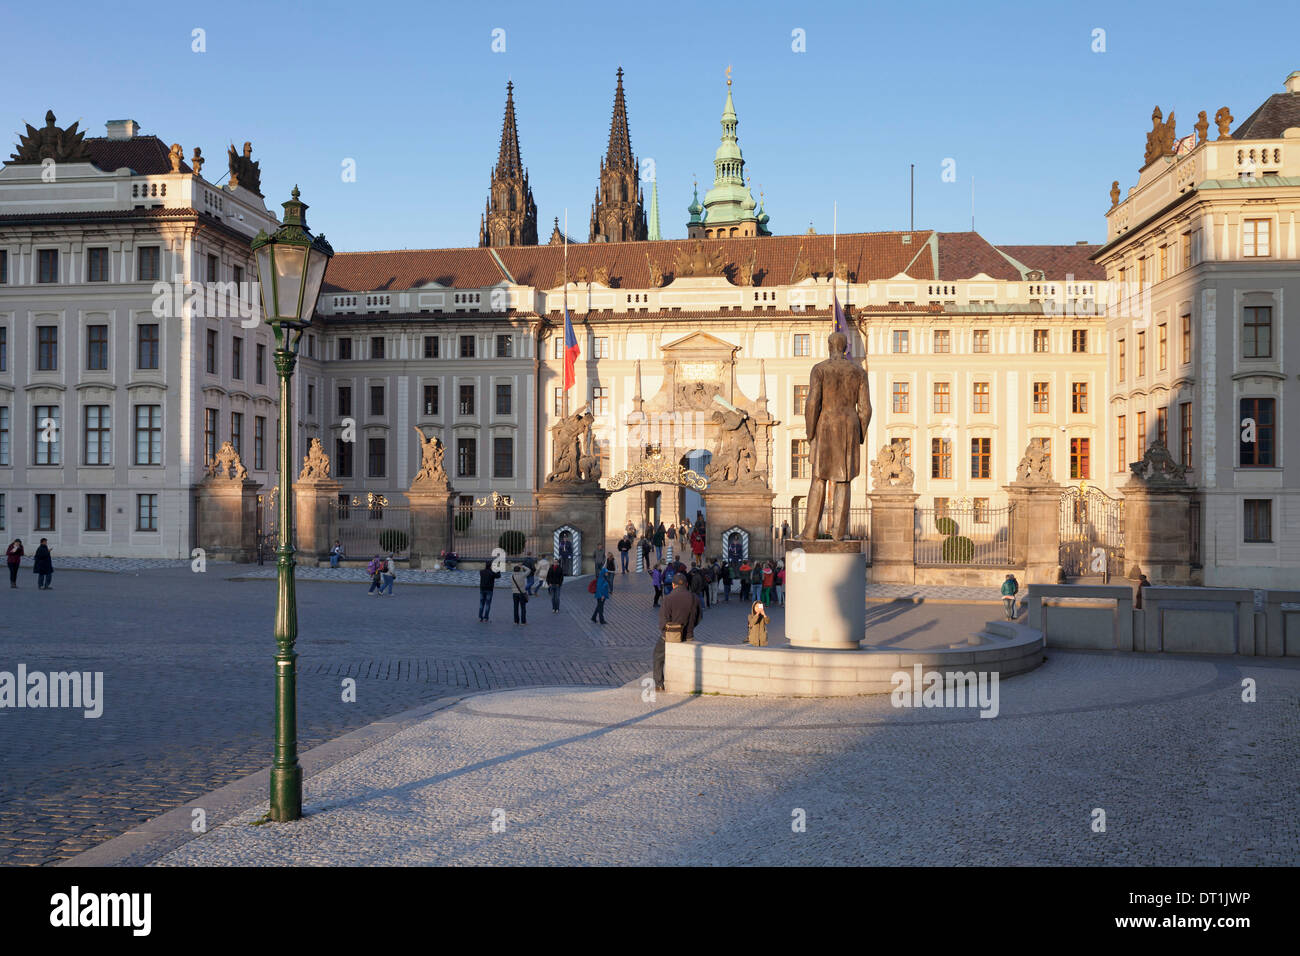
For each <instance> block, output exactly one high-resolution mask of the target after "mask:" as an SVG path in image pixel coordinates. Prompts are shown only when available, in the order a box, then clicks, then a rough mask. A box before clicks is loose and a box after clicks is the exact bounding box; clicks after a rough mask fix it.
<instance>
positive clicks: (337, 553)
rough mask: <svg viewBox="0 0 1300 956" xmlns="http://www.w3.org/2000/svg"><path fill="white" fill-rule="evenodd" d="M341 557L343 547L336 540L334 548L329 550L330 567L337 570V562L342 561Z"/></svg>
mask: <svg viewBox="0 0 1300 956" xmlns="http://www.w3.org/2000/svg"><path fill="white" fill-rule="evenodd" d="M342 557H343V545H342V544H340V543H339V542H338V541H337V540H336V541H335V542H334V547H332V548H330V567H331V568H337V567H338V566H339V561H340V560H341V559H342Z"/></svg>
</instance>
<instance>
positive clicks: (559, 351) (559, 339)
mask: <svg viewBox="0 0 1300 956" xmlns="http://www.w3.org/2000/svg"><path fill="white" fill-rule="evenodd" d="M555 358H557V359H562V358H564V335H563V334H560V335H557V336H556V337H555Z"/></svg>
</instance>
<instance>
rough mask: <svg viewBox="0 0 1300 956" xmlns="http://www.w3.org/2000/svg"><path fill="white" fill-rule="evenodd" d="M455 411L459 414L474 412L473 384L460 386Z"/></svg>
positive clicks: (471, 413)
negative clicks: (458, 399) (458, 400)
mask: <svg viewBox="0 0 1300 956" xmlns="http://www.w3.org/2000/svg"><path fill="white" fill-rule="evenodd" d="M457 412H458V413H459V414H461V415H473V414H474V386H473V385H462V386H460V402H459V404H458V406H457Z"/></svg>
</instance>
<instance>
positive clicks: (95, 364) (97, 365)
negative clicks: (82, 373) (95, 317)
mask: <svg viewBox="0 0 1300 956" xmlns="http://www.w3.org/2000/svg"><path fill="white" fill-rule="evenodd" d="M86 368H87V369H88V370H90V371H92V372H103V371H107V370H108V326H107V325H88V326H86Z"/></svg>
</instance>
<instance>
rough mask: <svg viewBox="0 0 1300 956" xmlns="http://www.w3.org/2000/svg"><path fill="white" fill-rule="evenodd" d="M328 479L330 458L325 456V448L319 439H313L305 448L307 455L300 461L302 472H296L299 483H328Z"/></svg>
mask: <svg viewBox="0 0 1300 956" xmlns="http://www.w3.org/2000/svg"><path fill="white" fill-rule="evenodd" d="M329 477H330V456H329V455H327V454H325V446H324V445H322V444H321V440H320V439H319V438H313V439H312V440H311V443H310V444H309V445H308V446H307V454H306V455H304V456H303V459H302V471H300V472H298V480H299V481H313V482H315V481H328V480H329Z"/></svg>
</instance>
